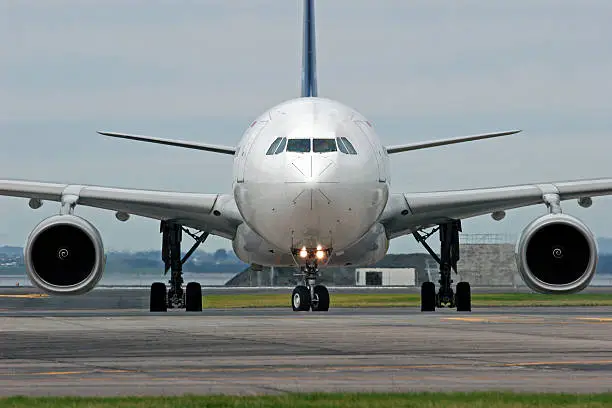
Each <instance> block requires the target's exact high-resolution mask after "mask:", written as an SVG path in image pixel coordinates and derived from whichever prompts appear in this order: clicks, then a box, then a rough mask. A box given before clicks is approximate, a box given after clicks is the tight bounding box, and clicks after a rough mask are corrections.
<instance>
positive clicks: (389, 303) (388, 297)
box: [203, 291, 612, 309]
mask: <svg viewBox="0 0 612 408" xmlns="http://www.w3.org/2000/svg"><path fill="white" fill-rule="evenodd" d="M420 302H421V300H420V295H418V294H412V293H411V294H402V293H387V294H385V293H331V307H412V306H414V307H417V306H420V304H421V303H420ZM472 305H473V306H474V307H495V306H525V307H531V306H612V294H605V293H585V294H581V293H578V294H573V295H543V294H538V293H493V294H484V293H482V294H481V293H473V294H472ZM290 306H291V292H290V291H287V293H258V294H252V293H243V294H238V295H236V294H232V295H223V294H221V295H219V294H215V295H205V296H204V300H203V307H204V308H209V309H210V308H220V309H224V308H246V307H248V308H253V307H290Z"/></svg>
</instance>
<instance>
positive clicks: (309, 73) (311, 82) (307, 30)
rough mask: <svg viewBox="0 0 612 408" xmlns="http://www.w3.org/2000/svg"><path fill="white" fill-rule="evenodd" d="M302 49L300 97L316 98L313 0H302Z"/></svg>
mask: <svg viewBox="0 0 612 408" xmlns="http://www.w3.org/2000/svg"><path fill="white" fill-rule="evenodd" d="M302 47H303V48H302V97H308V96H317V51H316V48H315V17H314V0H304V43H303V45H302Z"/></svg>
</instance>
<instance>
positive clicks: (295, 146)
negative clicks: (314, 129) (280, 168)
mask: <svg viewBox="0 0 612 408" xmlns="http://www.w3.org/2000/svg"><path fill="white" fill-rule="evenodd" d="M287 151H288V152H296V153H308V152H310V139H289V140H287Z"/></svg>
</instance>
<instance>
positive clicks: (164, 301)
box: [150, 221, 209, 312]
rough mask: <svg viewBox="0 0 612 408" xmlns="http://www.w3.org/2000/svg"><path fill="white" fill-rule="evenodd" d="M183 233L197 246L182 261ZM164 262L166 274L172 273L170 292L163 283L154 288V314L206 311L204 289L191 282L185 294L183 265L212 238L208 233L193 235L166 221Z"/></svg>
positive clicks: (162, 229) (152, 297) (162, 228)
mask: <svg viewBox="0 0 612 408" xmlns="http://www.w3.org/2000/svg"><path fill="white" fill-rule="evenodd" d="M183 231H184V232H185V233H187V234H188V235H189V236H191V237H192V238H193V239H194V240H195V243H194V244H193V246H192V247H191V249H190V250H189V251H188V252H187V253H186V254H185V256H184V257H183V258H182V259H181V240H182V235H183ZM160 232H161V233H162V260H163V261H164V265H165V273H168V271H170V280H169V281H168V283H169V284H170V288H169V289H168V291H167V292H166V285H165V284H164V283H163V282H155V283H153V284H152V285H151V303H150V310H151V312H166V311H167V310H168V309H183V308H184V309H185V310H186V311H188V312H201V311H202V287H201V286H200V284H199V283H197V282H189V283H188V284H187V286H186V287H185V290H183V264H184V263H185V262H187V260H188V259H189V257H190V256H191V255H192V254H193V253H194V252H195V250H196V249H197V248H198V247H199V246H200V244H201V243H202V242H204V241H205V240H206V238H208V235H209V234H208V233H206V232H201V233H200V235H196V234H193V233H192V232H191V231H189V230H188V229H186V228H184V227H183V226H182V225H180V224H176V223H173V222H170V221H162V222H161V226H160Z"/></svg>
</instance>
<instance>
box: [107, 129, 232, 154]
mask: <svg viewBox="0 0 612 408" xmlns="http://www.w3.org/2000/svg"><path fill="white" fill-rule="evenodd" d="M98 133H99V134H101V135H104V136H110V137H116V138H119V139H128V140H136V141H139V142H149V143H157V144H163V145H167V146H176V147H184V148H186V149H195V150H205V151H209V152H214V153H222V154H231V155H233V154H234V153H236V148H235V147H230V146H220V145H213V144H208V143H198V142H190V141H185V140H175V139H162V138H160V137H153V136H143V135H131V134H128V133H116V132H101V131H99V132H98Z"/></svg>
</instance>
